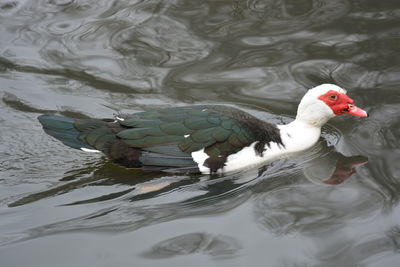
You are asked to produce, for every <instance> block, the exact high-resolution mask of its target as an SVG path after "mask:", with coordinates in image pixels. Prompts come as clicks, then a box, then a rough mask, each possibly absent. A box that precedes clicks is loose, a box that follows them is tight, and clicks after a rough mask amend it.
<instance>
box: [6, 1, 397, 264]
mask: <svg viewBox="0 0 400 267" xmlns="http://www.w3.org/2000/svg"><path fill="white" fill-rule="evenodd" d="M0 33H1V38H0V84H1V86H0V90H1V91H0V97H1V101H0V110H1V112H0V122H1V124H0V131H1V135H0V169H1V172H0V218H1V220H0V266H7V267H12V266H111V265H112V266H183V265H187V264H190V265H191V266H205V265H206V266H245V265H249V266H261V265H263V266H324V267H326V266H332V267H333V266H335V267H336V266H368V267H370V266H389V267H390V266H399V262H400V255H399V253H398V252H399V248H400V225H399V223H400V207H399V196H400V180H399V177H400V170H399V167H398V162H399V160H400V157H399V155H400V153H399V142H398V138H399V137H400V132H399V128H400V120H399V116H398V114H399V113H400V105H399V103H400V97H399V96H400V94H399V93H398V87H399V85H400V67H399V66H400V64H399V63H400V53H399V52H400V49H399V47H400V3H399V1H394V0H393V1H389V0H385V1H373V0H354V1H353V0H352V1H350V0H348V1H346V0H341V1H339V0H336V1H330V0H301V1H294V0H249V1H190V0H187V1H183V0H181V1H179V0H175V1H160V0H159V1H122V0H121V1H108V0H107V1H106V0H102V1H93V0H92V1H89V0H86V1H84V0H82V1H74V0H38V1H27V0H1V1H0ZM323 82H331V83H336V84H338V85H340V86H343V87H345V88H347V89H348V90H349V95H350V96H351V97H352V98H354V99H355V100H356V102H357V104H358V105H359V106H360V107H363V108H365V109H366V110H367V111H368V112H369V114H370V117H369V118H365V119H360V118H350V117H342V118H336V119H334V120H332V121H330V123H329V125H328V126H327V127H325V128H324V134H323V138H322V139H321V140H320V142H319V143H318V144H317V145H316V146H315V147H314V148H313V149H311V150H310V151H307V152H306V153H304V154H303V155H301V156H298V157H295V158H291V159H282V160H278V161H275V162H273V163H271V164H267V165H266V166H263V167H260V168H259V169H254V170H248V171H242V172H238V173H235V174H229V175H221V176H212V177H209V176H201V175H194V176H185V175H180V176H179V175H169V174H162V173H161V174H155V173H142V172H141V171H135V170H127V169H124V168H122V167H118V166H115V165H113V164H112V163H110V162H108V161H107V160H106V159H105V158H103V157H102V156H100V155H98V154H86V153H83V152H79V151H76V150H73V149H69V148H67V147H65V146H63V145H62V144H60V143H59V142H57V141H55V140H54V139H52V138H50V137H49V136H47V135H45V134H44V132H43V131H42V129H41V127H40V125H39V123H38V121H37V120H36V117H37V116H38V114H41V113H49V112H58V113H61V114H64V115H69V116H74V117H88V116H90V117H98V118H105V117H112V115H113V114H115V113H116V112H119V111H121V112H130V111H137V110H141V109H143V108H146V107H165V106H174V105H186V104H205V103H215V104H230V105H235V106H237V107H240V108H242V109H244V110H247V111H249V112H250V113H252V114H254V115H255V116H259V117H261V118H264V119H270V120H272V121H274V122H280V121H290V120H291V118H292V117H293V116H294V114H295V110H296V105H297V103H298V101H299V99H300V98H301V96H302V95H303V94H304V92H305V90H306V88H309V87H311V86H314V85H316V84H320V83H323ZM335 170H336V171H335Z"/></svg>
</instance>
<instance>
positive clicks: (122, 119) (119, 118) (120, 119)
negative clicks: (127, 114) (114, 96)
mask: <svg viewBox="0 0 400 267" xmlns="http://www.w3.org/2000/svg"><path fill="white" fill-rule="evenodd" d="M115 119H116V120H118V121H124V120H125V119H124V118H121V117H118V116H115Z"/></svg>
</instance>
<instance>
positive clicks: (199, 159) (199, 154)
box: [191, 148, 210, 174]
mask: <svg viewBox="0 0 400 267" xmlns="http://www.w3.org/2000/svg"><path fill="white" fill-rule="evenodd" d="M191 155H192V158H193V160H194V161H195V162H196V163H197V167H198V168H199V170H200V172H201V173H204V174H209V173H210V169H209V168H207V167H206V166H204V162H205V161H206V159H208V155H207V154H206V153H205V152H204V148H203V149H201V150H198V151H195V152H192V154H191Z"/></svg>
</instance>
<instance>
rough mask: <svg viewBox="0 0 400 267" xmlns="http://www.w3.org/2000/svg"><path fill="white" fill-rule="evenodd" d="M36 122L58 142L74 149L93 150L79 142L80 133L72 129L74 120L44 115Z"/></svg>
mask: <svg viewBox="0 0 400 267" xmlns="http://www.w3.org/2000/svg"><path fill="white" fill-rule="evenodd" d="M38 120H39V122H40V123H41V124H42V126H43V129H44V131H45V132H46V133H47V134H49V135H51V136H53V137H55V138H56V139H58V140H60V141H61V142H63V143H64V144H65V145H67V146H69V147H72V148H76V149H81V148H88V149H93V147H91V146H89V145H87V144H85V143H83V142H82V141H80V140H79V134H80V133H79V132H78V131H77V130H76V129H75V127H74V119H71V118H68V117H63V116H58V115H47V114H46V115H40V116H39V117H38Z"/></svg>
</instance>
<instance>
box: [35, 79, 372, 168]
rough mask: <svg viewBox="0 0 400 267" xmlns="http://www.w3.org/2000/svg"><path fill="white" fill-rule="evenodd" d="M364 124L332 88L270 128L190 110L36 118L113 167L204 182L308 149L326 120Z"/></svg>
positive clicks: (319, 90) (224, 110) (223, 112)
mask: <svg viewBox="0 0 400 267" xmlns="http://www.w3.org/2000/svg"><path fill="white" fill-rule="evenodd" d="M342 114H350V115H354V116H359V117H367V116H368V115H367V113H366V112H365V111H364V110H362V109H360V108H358V107H356V106H355V105H354V101H353V100H352V99H351V98H349V97H348V96H347V95H346V90H344V89H343V88H340V87H338V86H336V85H333V84H322V85H319V86H317V87H314V88H312V89H310V90H308V92H307V93H306V94H305V95H304V97H303V98H302V100H301V102H300V104H299V106H298V109H297V116H296V119H295V120H294V121H292V122H291V123H289V124H286V125H273V124H271V123H268V122H265V121H262V120H260V119H258V118H256V117H254V116H252V115H250V114H248V113H246V112H244V111H241V110H239V109H236V108H233V107H229V106H222V105H196V106H186V107H185V106H184V107H172V108H162V109H157V110H148V111H144V112H139V113H135V114H132V115H125V116H123V117H116V118H115V119H73V118H68V117H63V116H58V115H41V116H39V117H38V119H39V121H40V123H41V124H42V125H43V128H44V130H45V132H46V133H47V134H49V135H51V136H53V137H55V138H57V139H58V140H60V141H61V142H63V143H64V144H65V145H67V146H70V147H72V148H76V149H81V150H83V151H89V152H103V153H104V154H105V155H106V156H107V157H108V158H110V159H111V160H112V161H113V162H115V163H117V164H120V165H123V166H126V167H129V168H142V169H144V170H155V171H166V172H176V173H181V172H184V173H194V172H201V173H205V174H209V173H220V172H231V171H236V170H239V169H241V168H244V167H248V166H253V165H257V164H260V163H262V162H265V161H268V160H271V159H274V158H276V157H278V156H281V155H284V154H289V153H294V152H299V151H302V150H305V149H308V148H310V147H312V146H313V145H314V144H315V143H316V142H317V141H318V139H319V137H320V133H321V127H322V126H323V125H324V124H325V123H326V122H327V121H328V120H329V119H331V118H333V117H335V116H337V115H342Z"/></svg>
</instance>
